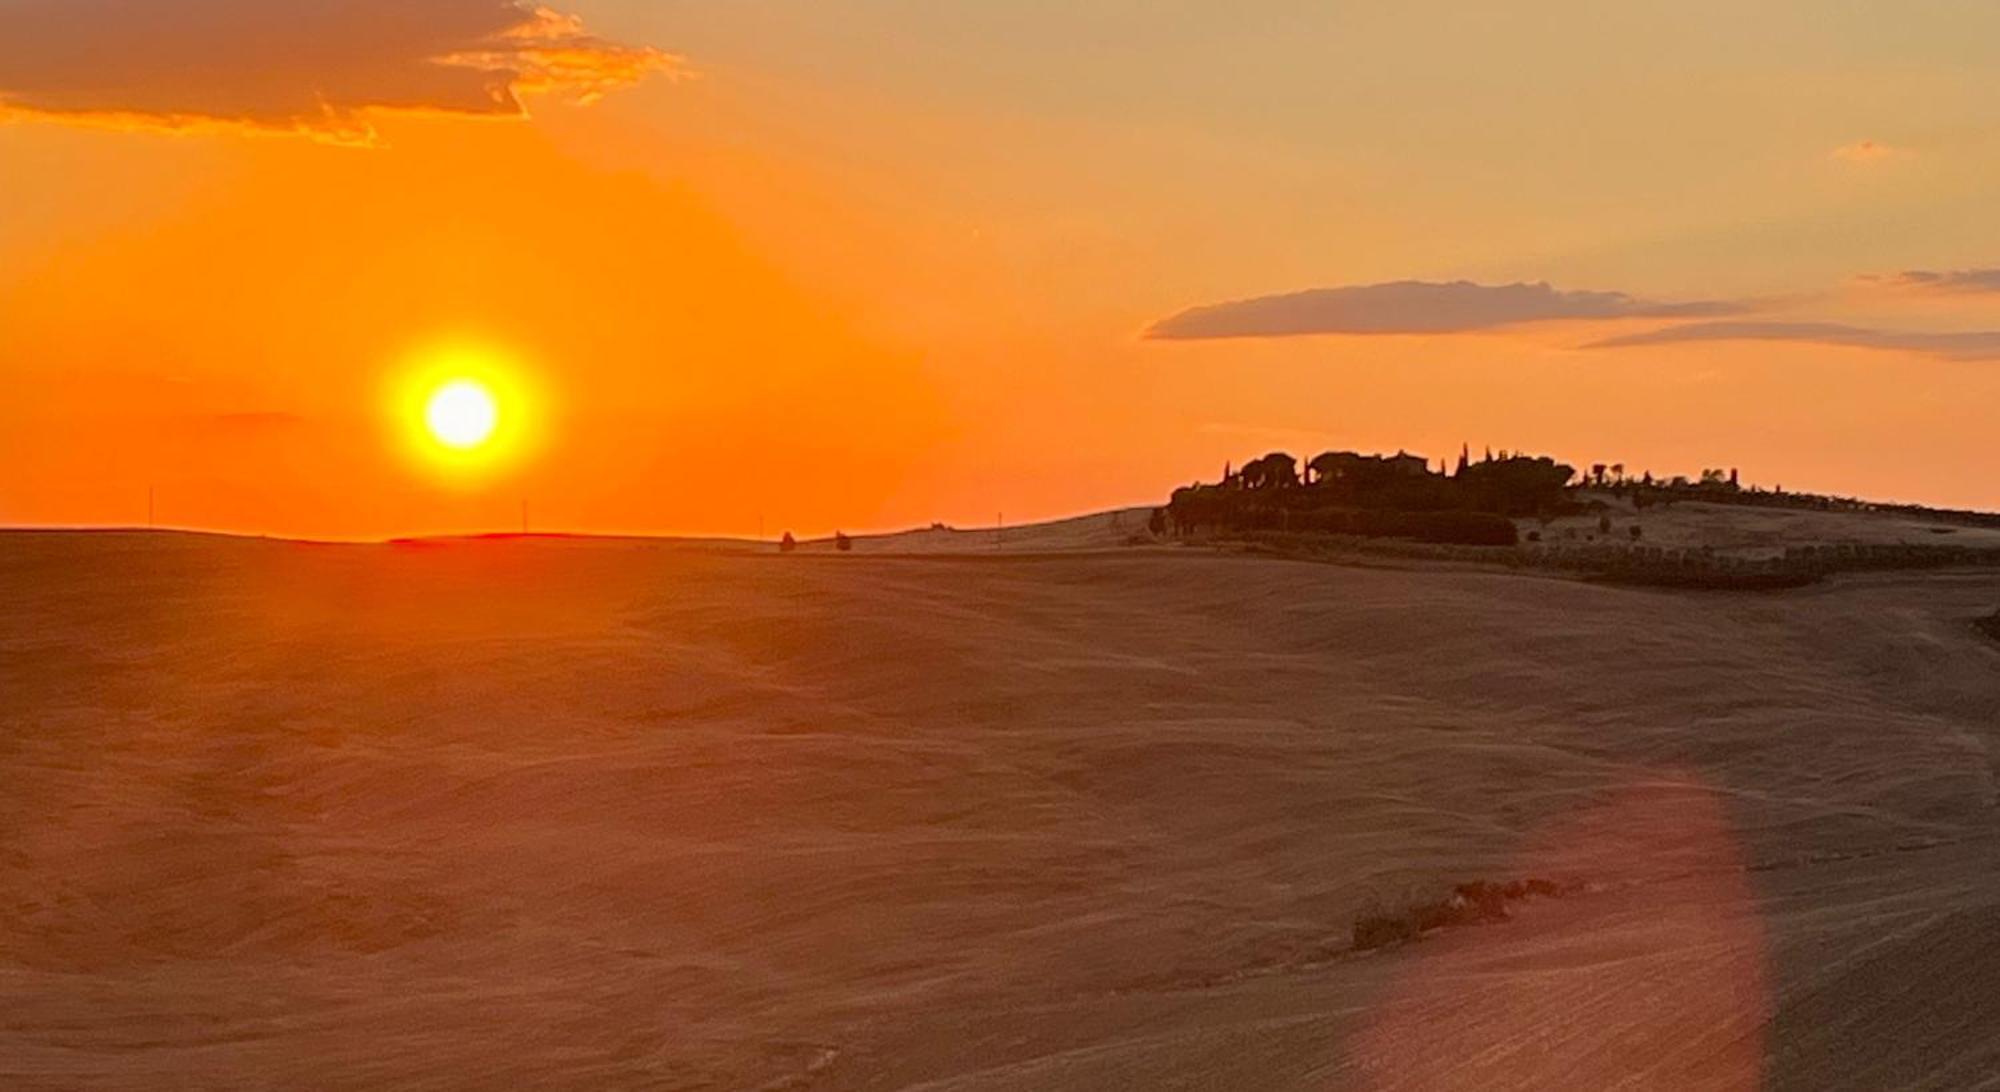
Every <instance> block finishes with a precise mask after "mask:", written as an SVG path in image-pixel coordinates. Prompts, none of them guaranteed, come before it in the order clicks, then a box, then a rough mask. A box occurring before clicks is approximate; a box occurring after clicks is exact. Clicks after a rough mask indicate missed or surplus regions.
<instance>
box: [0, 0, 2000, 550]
mask: <svg viewBox="0 0 2000 1092" xmlns="http://www.w3.org/2000/svg"><path fill="white" fill-rule="evenodd" d="M1997 64H2000V5H1996V4H1993V3H1991V2H1988V0H1914V2H1911V3H1906V4H1902V5H1896V6H1894V7H1893V8H1892V7H1886V6H1884V5H1880V4H1866V3H1829V2H1827V0H1758V2H1757V3H1754V4H1745V3H1743V2H1742V0H1731V2H1727V3H1725V2H1720V0H1717V2H1688V0H1676V2H1674V3H1655V2H1651V0H1630V2H1624V3H1616V4H1605V3H1602V2H1585V0H1575V2H1537V3H1520V4H1510V5H1488V4H1471V3H1463V2H1461V3H1430V2H1424V0H1410V2H1404V3H1395V4H1389V3H1362V2H1352V0H1239V2H1237V3H1231V4H1221V3H1215V2H1213V0H1061V2H1053V0H855V2H852V3H847V4H830V3H826V2H825V0H560V2H559V3H558V4H557V6H556V8H555V9H549V8H531V7H529V6H525V5H524V6H519V7H517V6H514V5H512V4H509V3H504V2H502V0H284V2H277V0H177V2H171V3H170V2H166V0H0V208H4V210H5V212H4V215H0V392H4V398H0V523H4V524H10V525H19V524H92V525H99V524H133V523H142V522H143V521H144V520H145V516H146V506H147V492H148V489H149V488H151V489H153V490H154V491H155V496H156V503H157V507H158V518H159V520H160V522H161V523H163V524H171V525H175V526H186V527H199V528H211V529H220V530H232V531H245V532H257V533H271V534H284V535H302V536H316V537H319V536H323V537H338V538H346V537H359V538H374V537H383V536H391V535H401V534H415V533H429V532H449V531H470V530H485V529H505V528H509V527H512V526H515V525H516V524H517V523H518V520H519V512H520V506H521V503H522V502H523V500H526V501H527V502H528V503H529V505H530V507H531V510H532V512H533V513H534V517H533V519H534V524H535V526H536V527H537V528H538V529H546V530H558V529H561V530H579V531H607V532H611V531H647V532H676V533H702V534H706V533H729V534H750V533H754V532H755V531H756V530H757V529H758V527H759V526H760V521H761V523H762V525H763V526H764V527H765V528H766V529H767V530H768V532H769V533H770V534H772V535H775V534H777V533H778V532H779V531H780V530H783V529H792V530H796V531H798V532H800V533H802V534H807V533H815V534H816V533H825V532H829V531H831V530H833V529H835V528H844V529H847V530H867V529H887V528H894V527H900V526H907V525H912V524H927V523H929V522H930V521H932V520H944V521H947V522H952V523H955V524H981V523H989V522H991V521H992V520H993V519H994V518H995V516H996V514H997V513H1001V512H1004V513H1005V515H1006V518H1007V520H1008V521H1009V522H1016V521H1021V520H1026V519H1032V518H1042V517H1053V516H1058V515H1063V514H1069V513H1074V512H1079V511H1084V510H1090V509H1097V508H1104V507H1110V506H1114V505H1123V504H1133V503H1150V502H1154V501H1158V500H1161V499H1163V498H1164V496H1165V495H1166V493H1167V492H1168V491H1169V490H1170V489H1171V488H1172V487H1173V486H1174V485H1176V484H1182V483H1185V482H1187V481H1190V480H1192V479H1194V478H1196V477H1198V476H1207V477H1213V476H1214V475H1215V473H1216V472H1217V471H1219V469H1220V467H1221V464H1222V463H1223V461H1224V460H1225V459H1234V460H1237V461H1241V460H1242V459H1243V458H1245V457H1247V456H1253V455H1256V454H1260V453H1262V452H1264V451H1267V450H1271V449H1274V448H1282V449H1287V450H1291V451H1293V452H1295V453H1298V454H1301V455H1308V454H1311V453H1313V452H1317V451H1320V450H1324V449H1326V448H1330V447H1352V448H1360V449H1363V450H1395V449H1398V448H1405V449H1408V450H1411V451H1417V452H1421V453H1424V454H1427V455H1430V456H1432V457H1433V458H1437V457H1442V456H1445V455H1447V454H1453V453H1456V451H1457V450H1458V447H1459V445H1460V443H1461V442H1469V443H1471V444H1472V445H1473V447H1474V448H1475V449H1478V448H1481V447H1484V446H1488V445H1490V446H1492V447H1495V448H1509V449H1527V450H1531V451H1535V452H1546V453H1549V454H1553V455H1556V456H1557V457H1559V458H1563V459H1565V460H1566V461H1570V462H1574V463H1588V462H1594V461H1604V462H1623V463H1624V464H1626V465H1627V466H1628V467H1630V468H1632V469H1633V470H1634V471H1635V472H1636V471H1637V470H1639V469H1641V468H1651V469H1652V470H1654V471H1655V472H1656V473H1662V474H1673V473H1688V474H1693V473H1696V472H1697V471H1698V470H1699V469H1700V468H1702V467H1704V466H1740V467H1741V468H1742V471H1743V475H1744V478H1745V480H1746V481H1755V482H1759V483H1763V484H1766V485H1770V484H1783V485H1784V486H1785V487H1787V488H1797V489H1811V490H1829V491H1840V492H1847V493H1857V494H1861V495H1864V496H1870V497H1877V498H1882V499H1898V500H1918V501H1925V502H1930V503H1938V504H1948V505H1959V506H1978V507H2000V455H1996V453H1995V449H1994V446H1993V443H1992V436H1993V432H1994V417H1995V411H1996V409H2000V201H1996V199H1995V194H1994V179H1996V178H2000V81H1996V80H1995V79H1994V71H1995V68H1996V65H1997ZM466 360H472V361H476V362H477V367H479V368H485V369H490V370H491V372H492V374H493V375H494V376H495V377H497V378H496V380H495V382H496V383H497V384H498V385H499V387H500V388H501V394H502V396H503V397H502V399H501V401H502V404H503V408H504V410H505V412H506V413H507V414H510V415H511V416H510V417H509V418H508V424H509V427H510V428H514V429H515V431H513V432H510V433H509V434H508V436H509V440H508V443H507V444H505V445H503V446H504V450H497V449H496V450H495V451H494V453H493V457H492V458H491V459H489V460H486V461H484V462H469V463H460V462H454V461H453V460H450V459H440V458H436V457H433V456H434V454H435V453H432V452H426V451H425V450H423V445H422V444H420V443H415V442H413V439H412V437H413V430H415V429H417V427H418V422H417V419H416V418H417V417H418V416H420V415H419V414H418V413H417V412H416V411H414V410H413V409H412V408H411V407H412V405H413V402H412V398H413V397H414V396H413V395H412V393H411V392H412V390H414V389H415V388H414V387H413V384H416V385H421V383H422V382H423V378H424V377H425V376H427V375H432V374H439V375H442V374H444V373H445V372H449V371H452V370H453V369H454V368H456V367H457V366H458V362H461V361H466Z"/></svg>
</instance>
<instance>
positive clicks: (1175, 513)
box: [1157, 451, 1576, 546]
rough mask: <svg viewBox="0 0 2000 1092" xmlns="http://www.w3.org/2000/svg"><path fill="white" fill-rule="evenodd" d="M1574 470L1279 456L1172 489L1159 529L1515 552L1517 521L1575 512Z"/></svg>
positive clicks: (1403, 457)
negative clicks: (1298, 534)
mask: <svg viewBox="0 0 2000 1092" xmlns="http://www.w3.org/2000/svg"><path fill="white" fill-rule="evenodd" d="M1575 476H1576V471H1575V469H1574V468H1572V467H1568V466H1565V465H1563V464H1561V463H1558V462H1556V461H1555V460H1554V459H1550V458H1546V457H1531V456H1527V455H1510V454H1507V453H1506V452H1502V453H1501V454H1500V455H1499V456H1498V457H1497V458H1496V457H1495V456H1494V455H1493V454H1492V453H1491V452H1488V453H1487V455H1486V457H1485V458H1483V459H1481V460H1479V461H1477V462H1474V461H1473V460H1472V458H1471V453H1470V451H1466V452H1462V453H1461V454H1460V456H1459V461H1458V467H1457V469H1456V470H1455V471H1453V472H1452V473H1446V472H1445V471H1444V470H1443V468H1442V467H1440V468H1439V469H1436V470H1433V469H1432V468H1431V464H1430V461H1429V460H1427V459H1425V458H1424V457H1422V456H1420V455H1411V454H1407V453H1405V452H1397V453H1396V454H1394V455H1362V454H1358V453H1356V452H1352V451H1329V452H1325V453H1323V454H1320V455H1317V456H1315V457H1313V458H1312V459H1311V460H1309V461H1307V462H1306V464H1305V466H1304V468H1303V470H1301V468H1300V467H1299V464H1298V461H1297V460H1296V459H1294V458H1292V456H1290V455H1288V454H1286V453H1284V452H1282V451H1280V452H1273V453H1271V454H1269V455H1265V456H1263V457H1262V458H1258V459H1253V460H1251V461H1250V462H1248V463H1245V464H1244V465H1243V467H1242V468H1241V469H1240V470H1233V469H1230V468H1228V467H1224V468H1223V473H1222V480H1221V481H1219V482H1216V483H1214V484H1202V483H1197V484H1195V485H1190V486H1186V487H1184V488H1181V489H1177V490H1175V491H1174V495H1173V498H1172V499H1171V500H1170V501H1169V502H1168V504H1167V507H1166V508H1165V509H1164V510H1163V511H1162V514H1161V515H1160V516H1159V518H1158V520H1157V524H1158V525H1159V526H1160V527H1161V528H1162V529H1163V530H1167V531H1171V532H1173V533H1175V534H1178V535H1189V534H1195V533H1199V532H1202V531H1316V532H1324V533H1330V534H1346V535H1360V536H1364V537H1370V538H1408V539H1415V540H1417V541H1421V542H1437V543H1456V544H1463V545H1476V546H1511V545H1513V544H1514V543H1515V542H1516V541H1517V534H1516V531H1515V529H1514V523H1513V519H1512V517H1515V516H1534V515H1542V516H1548V515H1554V514H1557V513H1560V512H1562V511H1565V510H1567V508H1568V507H1569V505H1570V502H1569V500H1568V497H1567V495H1566V492H1565V491H1566V489H1567V488H1568V486H1569V483H1570V481H1571V479H1572V478H1574V477H1575Z"/></svg>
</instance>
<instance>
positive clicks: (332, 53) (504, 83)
mask: <svg viewBox="0 0 2000 1092" xmlns="http://www.w3.org/2000/svg"><path fill="white" fill-rule="evenodd" d="M677 65H678V61H677V59H676V58H674V57H672V56H671V55H669V54H666V53H663V52H661V51H659V50H656V49H651V48H647V47H643V46H627V45H620V44H617V43H613V42H609V41H606V40H604V39H602V38H599V37H596V36H595V35H592V34H590V33H589V32H588V31H586V30H585V29H584V26H583V24H582V22H581V21H579V20H578V19H576V18H574V17H572V16H568V15H564V14H562V13H560V12H557V11H554V10H551V9H549V8H543V7H529V6H526V5H525V4H522V3H517V2H516V0H172V2H167V0H11V2H9V3H7V4H5V5H0V117H11V118H15V119H39V120H49V121H57V122H64V123H69V124H77V125H97V126H105V125H109V126H115V127H121V128H152V129H172V130H202V129H233V130H256V131H265V132H280V133H298V134H303V135H307V136H311V137H313V138H315V139H320V140H326V141H333V142H339V143H353V144H369V143H373V142H374V140H375V132H374V128H373V126H372V125H371V124H370V122H369V120H368V116H369V115H370V114H371V113H374V112H378V111H417V112H429V113H445V114H457V115H467V116H479V117H503V118H504V117H522V116H525V114H526V110H525V108H524V107H523V106H522V103H521V95H523V94H530V93H559V94H570V95H574V96H576V97H578V98H581V99H590V98H595V97H597V96H599V95H602V94H604V93H605V92H607V91H609V90H612V89H614V88H618V87H623V86H626V85H629V84H632V83H635V82H637V81H639V80H641V79H644V78H645V77H646V76H647V75H649V74H651V73H656V72H669V73H670V72H673V71H674V70H675V69H676V67H677Z"/></svg>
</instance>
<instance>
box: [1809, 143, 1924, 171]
mask: <svg viewBox="0 0 2000 1092" xmlns="http://www.w3.org/2000/svg"><path fill="white" fill-rule="evenodd" d="M1828 154H1829V155H1830V156H1831V157H1832V158H1834V159H1837V160H1839V161H1841V162H1842V163H1855V164H1861V165H1866V164H1871V163H1881V162H1884V161H1885V160H1890V159H1901V158H1903V157H1904V156H1907V155H1909V154H1910V150H1909V149H1908V148H1897V147H1893V146H1891V145H1888V144H1883V143H1881V142H1879V141H1874V140H1857V141H1855V142H1854V143H1852V144H1843V145H1841V146H1840V147H1838V148H1835V149H1834V150H1833V151H1832V152H1830V153H1828Z"/></svg>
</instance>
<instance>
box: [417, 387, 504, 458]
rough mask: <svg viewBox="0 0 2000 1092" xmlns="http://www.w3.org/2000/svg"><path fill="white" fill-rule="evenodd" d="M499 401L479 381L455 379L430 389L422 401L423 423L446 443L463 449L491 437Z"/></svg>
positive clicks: (435, 437)
mask: <svg viewBox="0 0 2000 1092" xmlns="http://www.w3.org/2000/svg"><path fill="white" fill-rule="evenodd" d="M499 424H500V403H499V402H498V401H497V400H496V399H495V398H494V397H493V392H492V391H490V390H488V389H487V388H486V387H485V386H484V385H483V384H481V383H478V382H476V381H474V380H470V379H456V380H453V381H452V382H449V383H446V384H445V385H444V386H442V387H439V388H438V389H437V390H435V391H433V392H431V396H430V399H429V400H428V401H426V402H425V403H424V426H425V427H426V428H428V429H430V433H431V437H432V438H433V439H435V440H436V441H437V442H438V443H440V444H443V445H444V446H446V447H449V448H454V449H456V450H459V451H466V450H469V449H471V448H475V447H478V446H480V445H481V444H484V443H485V442H486V441H488V440H490V439H492V438H493V430H494V429H495V428H496V427H498V426H499Z"/></svg>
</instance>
